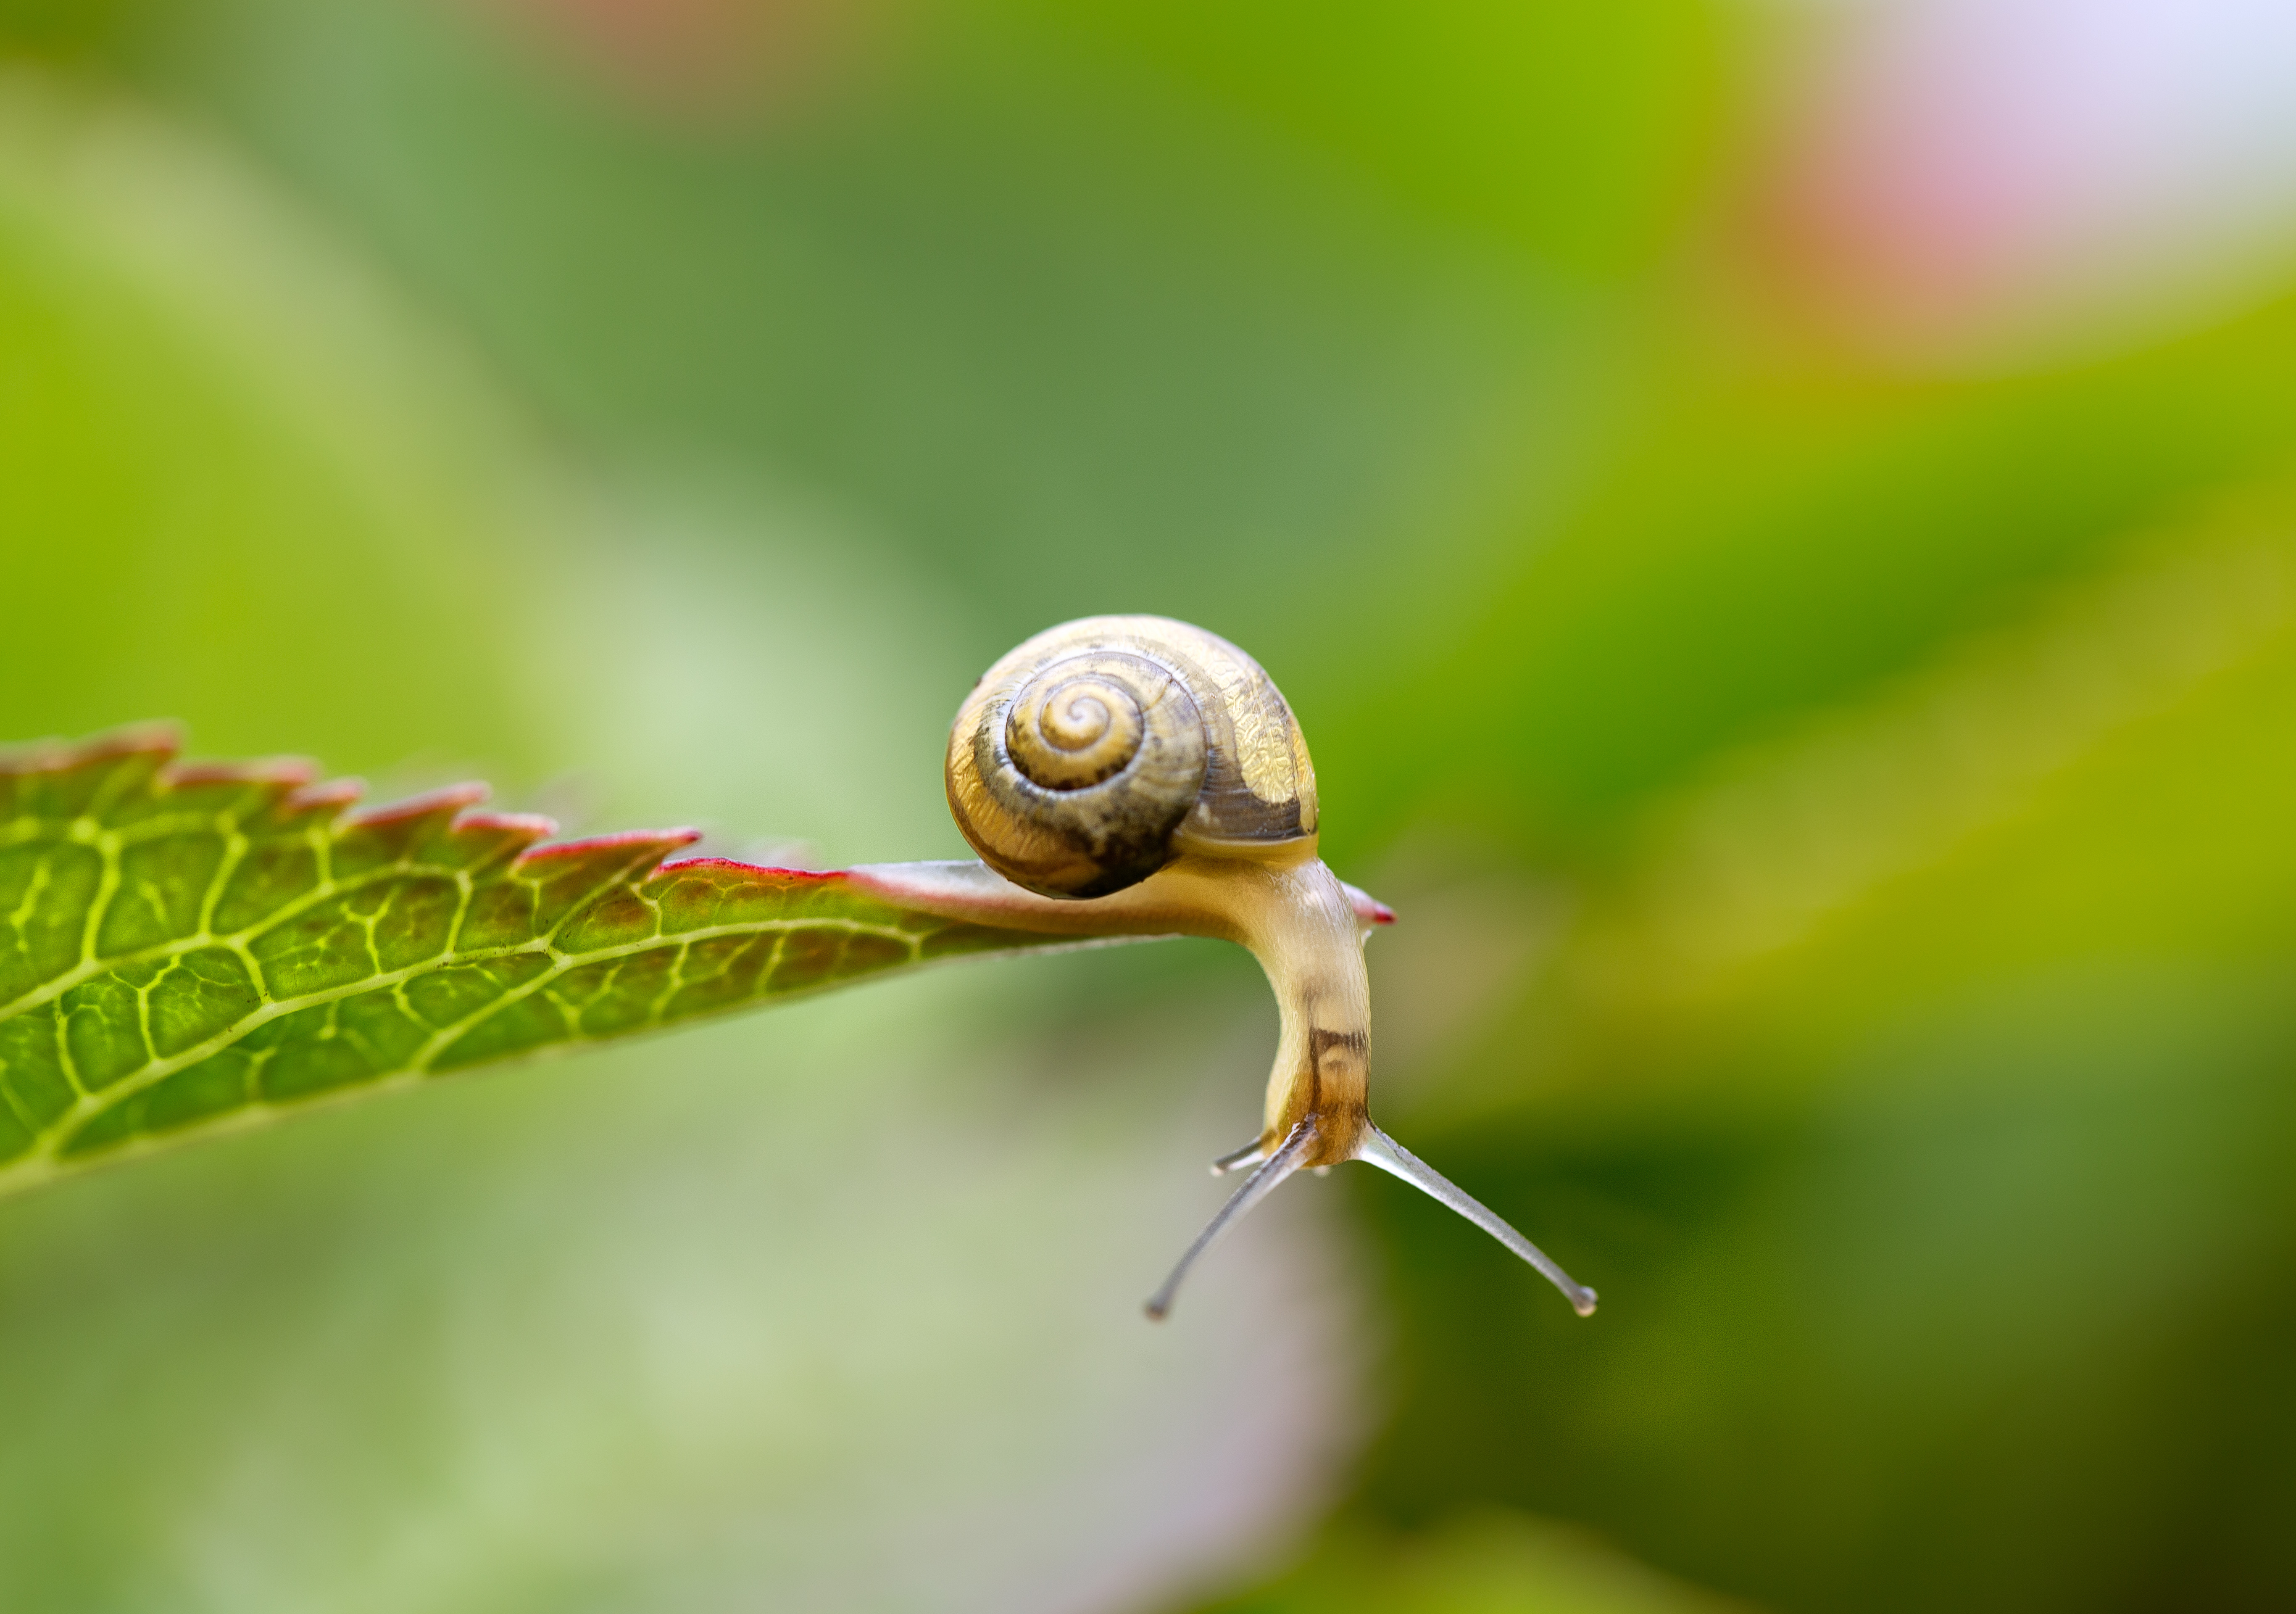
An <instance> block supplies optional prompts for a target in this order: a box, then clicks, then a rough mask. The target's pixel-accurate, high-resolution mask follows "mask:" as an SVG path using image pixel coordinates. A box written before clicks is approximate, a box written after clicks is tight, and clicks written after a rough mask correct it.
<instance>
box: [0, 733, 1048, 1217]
mask: <svg viewBox="0 0 2296 1614" xmlns="http://www.w3.org/2000/svg"><path fill="white" fill-rule="evenodd" d="M176 748H177V745H176V739H175V737H173V735H172V734H169V733H168V732H165V731H158V730H140V731H135V732H130V733H126V734H121V735H118V736H113V737H107V738H101V739H96V740H93V741H89V742H86V743H84V744H80V745H67V746H60V747H53V748H48V749H40V750H34V751H29V752H26V753H19V754H17V755H14V756H12V757H6V758H0V1193H4V1192H8V1191H12V1190H17V1189H21V1188H23V1187H26V1186H29V1184H31V1183H34V1182H40V1181H43V1180H45V1179H47V1178H51V1177H53V1176H56V1175H58V1174H60V1173H64V1172H67V1171H69V1170H70V1169H72V1168H74V1167H76V1166H78V1165H81V1164H83V1163H85V1162H87V1161H88V1160H90V1159H91V1158H94V1157H101V1156H107V1155H111V1154H114V1153H117V1152H118V1151H120V1150H122V1149H128V1148H130V1147H135V1146H147V1145H150V1144H152V1143H154V1142H157V1141H161V1140H163V1139H168V1138H171V1137H173V1136H175V1135H176V1134H179V1133H183V1132H189V1131H192V1130H194V1129H213V1128H216V1127H217V1126H220V1125H225V1124H234V1123H244V1122H247V1121H250V1120H254V1119H257V1118H259V1117H262V1116H266V1115H268V1114H269V1113H270V1112H272V1111H274V1110H276V1109H278V1108H282V1107H283V1106H287V1105H292V1104H297V1103H300V1102H303V1101H305V1100H307V1099H317V1098H322V1097H325V1096H329V1095H333V1094H340V1093H343V1092H347V1091H354V1090H357V1091H374V1090H376V1089H378V1088H381V1087H382V1086H384V1085H385V1084H388V1083H405V1082H413V1081H418V1080H421V1079H422V1078H423V1077H426V1076H431V1075H444V1074H446V1073H447V1072H449V1071H456V1070H462V1069H464V1068H466V1067H468V1066H473V1065H480V1064H485V1063H488V1062H489V1061H493V1060H498V1059H507V1058H515V1057H517V1056H520V1055H523V1054H530V1053H536V1052H538V1051H541V1050H546V1049H555V1048H567V1047H572V1046H576V1045H578V1044H582V1043H586V1042H597V1041H601V1040H603V1039H605V1038H609V1037H619V1036H625V1035H627V1034H629V1033H635V1032H641V1031H651V1030H652V1029H654V1028H656V1027H659V1026H663V1025H671V1024H674V1023H676V1022H678V1021H683V1020H690V1019H694V1018H698V1017H701V1016H703V1015H709V1014H716V1013H720V1012H723V1011H725V1010H728V1009H740V1008H744V1007H747V1006H750V1005H752V1004H758V1003H763V1002H767V1001H774V1000H777V999H781V998H786V997H790V996H793V995H795V994H798V993H800V992H813V991H818V990H821V989H823V988H825V987H829V986H835V985H840V984H844V983H845V982H848V981H854V980H859V979H863V978H865V977H867V976H878V975H883V974H886V973H888V972H890V971H892V970H896V969H901V968H908V967H911V966H914V965H918V964H922V963H926V962H929V961H931V960H932V959H943V958H950V957H955V956H959V955H964V954H972V953H982V952H1001V951H1018V950H1021V949H1026V948H1031V947H1040V946H1045V945H1047V944H1054V943H1058V942H1059V940H1060V938H1057V937H1051V936H1033V935H1025V934H1022V933H1019V932H1014V931H1008V930H996V929H991V928H988V927H986V926H977V925H969V924H964V923H959V922H955V921H951V920H947V919H941V918H932V917H930V916H927V915H923V914H918V913H914V912H910V911H907V910H902V909H898V908H895V907H892V906H890V905H888V904H886V903H884V902H878V901H876V900H874V899H872V898H869V897H865V896H862V895H860V894H859V893H857V892H855V891H853V890H852V889H851V888H850V887H849V885H847V884H846V880H845V877H844V876H843V875H841V874H816V873H809V872H804V871H799V870H794V869H765V868H758V867H756V866H754V865H751V864H747V863H739V862H734V861H728V860H726V859H723V858H689V859H684V860H680V861H668V862H666V861H663V860H664V859H665V858H666V857H667V856H668V854H669V853H671V852H676V850H677V849H678V848H680V847H682V846H685V845H688V844H692V843H693V841H694V840H695V839H696V838H697V836H696V832H694V831H693V830H687V829H668V830H633V831H629V832H627V833H624V834H620V835H608V836H593V837H590V838H587V839H583V840H576V841H564V842H560V843H558V844H539V843H541V842H543V841H544V839H545V836H549V835H550V834H552V833H553V831H554V829H555V828H556V826H555V825H553V823H552V822H551V821H550V820H549V819H543V818H537V817H533V816H530V815H527V814H518V813H494V812H480V811H475V808H476V805H477V803H479V802H480V800H482V799H483V798H484V796H485V795H486V791H485V787H484V786H476V785H471V786H455V787H452V788H449V789H446V790H440V791H435V792H433V793H431V794H430V795H424V796H419V797H416V798H414V800H411V801H406V802H401V803H397V804H395V805H392V806H387V807H379V808H373V809H370V810H367V811H348V809H349V808H350V806H351V804H352V803H354V802H355V801H356V800H357V797H358V795H359V787H358V786H357V785H356V784H355V783H349V782H338V783H332V784H314V783H313V782H312V773H311V770H310V769H309V768H308V767H307V765H306V764H303V763H300V762H269V763H257V764H250V765H241V766H226V767H211V766H196V765H186V764H183V763H179V762H176V761H175V757H176Z"/></svg>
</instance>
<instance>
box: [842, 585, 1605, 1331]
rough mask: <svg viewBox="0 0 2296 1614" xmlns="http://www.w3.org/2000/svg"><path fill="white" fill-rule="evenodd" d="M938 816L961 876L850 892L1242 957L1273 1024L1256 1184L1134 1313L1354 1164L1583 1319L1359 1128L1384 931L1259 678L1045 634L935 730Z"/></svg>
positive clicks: (931, 875)
mask: <svg viewBox="0 0 2296 1614" xmlns="http://www.w3.org/2000/svg"><path fill="white" fill-rule="evenodd" d="M947 790H948V802H949V811H950V812H951V814H952V815H953V816H954V817H955V820H956V825H957V828H958V829H959V830H960V831H961V832H962V833H963V834H964V837H965V839H966V840H967V841H968V842H969V843H970V844H972V848H973V850H974V851H976V852H979V853H980V859H981V861H980V862H977V863H972V862H954V863H951V862H933V863H891V864H875V865H865V866H864V867H862V868H859V869H854V870H853V871H852V875H851V877H852V879H853V880H854V882H855V883H856V884H857V885H860V886H862V887H863V888H864V889H874V890H875V891H876V892H877V893H879V894H881V895H882V896H884V897H885V898H887V899H888V900H890V901H892V902H898V903H900V904H902V905H904V906H907V907H911V908H918V909H922V910H926V911H929V912H934V913H939V914H943V915H946V916H947V917H950V918H964V919H968V920H971V921H973V922H975V923H979V924H986V925H994V926H1005V927H1009V928H1013V929H1020V930H1030V931H1037V932H1051V933H1054V934H1069V935H1078V936H1086V935H1091V936H1109V935H1209V936H1217V937H1220V938H1222V939H1225V940H1227V941H1233V942H1236V943H1241V944H1242V945H1243V946H1245V947H1247V948H1249V949H1250V950H1251V951H1252V953H1253V954H1254V956H1256V957H1257V958H1258V959H1259V962H1260V966H1261V968H1263V969H1264V970H1265V971H1266V972H1267V979H1268V984H1269V985H1270V986H1271V987H1273V988H1274V990H1275V998H1276V1002H1277V1006H1278V1008H1279V1009H1280V1011H1281V1017H1282V1030H1281V1033H1280V1036H1279V1038H1278V1042H1277V1047H1276V1055H1275V1067H1274V1068H1273V1070H1272V1071H1271V1072H1270V1073H1269V1075H1268V1083H1267V1102H1266V1106H1265V1108H1264V1110H1263V1112H1262V1124H1261V1129H1260V1133H1259V1137H1258V1138H1256V1139H1255V1140H1254V1141H1252V1142H1251V1143H1250V1144H1248V1145H1246V1146H1245V1147H1244V1148H1242V1149H1238V1150H1236V1151H1235V1152H1234V1154H1232V1155H1230V1156H1227V1157H1226V1158H1224V1159H1223V1160H1221V1161H1220V1162H1218V1164H1216V1165H1215V1166H1214V1167H1213V1169H1214V1170H1215V1171H1224V1170H1233V1169H1237V1168H1240V1167H1243V1166H1251V1167H1253V1168H1254V1169H1253V1170H1252V1172H1251V1175H1250V1176H1249V1177H1248V1178H1247V1179H1246V1180H1245V1182H1244V1183H1243V1185H1242V1187H1241V1188H1240V1189H1238V1190H1237V1191H1236V1193H1235V1195H1234V1197H1233V1198H1231V1199H1230V1200H1229V1201H1228V1202H1227V1204H1226V1206H1225V1207H1223V1208H1222V1210H1221V1211H1220V1213H1219V1215H1218V1216H1216V1217H1214V1218H1213V1220H1212V1222H1211V1223H1210V1226H1208V1227H1206V1228H1205V1229H1204V1231H1203V1232H1202V1233H1201V1235H1200V1236H1199V1237H1198V1238H1197V1239H1196V1241H1195V1243H1194V1244H1193V1246H1192V1247H1190V1248H1189V1250H1188V1252H1187V1254H1186V1255H1185V1256H1183V1257H1182V1258H1181V1261H1180V1264H1179V1265H1178V1266H1177V1268H1176V1269H1175V1270H1174V1272H1173V1273H1172V1275H1171V1277H1170V1278H1169V1280H1167V1281H1166V1283H1165V1285H1164V1287H1163V1288H1162V1289H1160V1290H1159V1291H1158V1292H1157V1294H1156V1296H1155V1297H1154V1298H1152V1300H1150V1302H1149V1304H1148V1310H1149V1313H1150V1315H1152V1316H1155V1317H1161V1316H1162V1315H1163V1314H1164V1313H1165V1312H1166V1310H1167V1309H1169V1305H1170V1304H1171V1299H1172V1296H1173V1293H1174V1291H1175V1290H1176V1289H1177V1286H1178V1284H1179V1281H1180V1280H1181V1278H1182V1277H1183V1276H1184V1275H1185V1273H1186V1272H1187V1270H1188V1268H1189V1266H1190V1265H1191V1264H1193V1261H1194V1260H1195V1258H1196V1257H1197V1256H1200V1255H1201V1254H1202V1252H1203V1251H1204V1250H1205V1249H1206V1248H1209V1247H1210V1245H1211V1243H1212V1242H1213V1241H1214V1240H1215V1239H1218V1237H1219V1235H1220V1234H1221V1233H1223V1232H1225V1231H1226V1229H1227V1228H1228V1227H1230V1226H1232V1225H1233V1224H1234V1222H1235V1220H1236V1219H1237V1218H1238V1217H1239V1216H1241V1215H1243V1214H1244V1213H1245V1212H1246V1211H1248V1210H1250V1209H1251V1206H1254V1205H1256V1204H1258V1203H1259V1200H1260V1199H1262V1198H1265V1197H1266V1196H1267V1194H1268V1193H1269V1192H1270V1191H1272V1190H1274V1189H1275V1187H1276V1186H1277V1185H1278V1184H1280V1183H1281V1182H1283V1181H1284V1180H1285V1179H1286V1178H1288V1177H1290V1176H1291V1175H1292V1174H1293V1173H1296V1172H1298V1171H1300V1169H1301V1168H1303V1167H1326V1166H1331V1165H1339V1164H1341V1162H1343V1161H1348V1160H1362V1161H1365V1162H1366V1163H1368V1164H1370V1165H1377V1166H1379V1167H1381V1168H1382V1170H1385V1171H1387V1172H1389V1173H1392V1174H1394V1175H1396V1176H1398V1177H1401V1178H1403V1179H1404V1180H1405V1181H1406V1182H1411V1183H1412V1184H1414V1185H1415V1186H1416V1187H1418V1188H1420V1189H1422V1190H1424V1191H1426V1192H1427V1193H1429V1194H1431V1195H1433V1196H1434V1197H1435V1198H1439V1199H1440V1200H1442V1201H1443V1202H1444V1203H1445V1204H1447V1205H1449V1206H1451V1207H1452V1208H1453V1209H1455V1210H1457V1211H1458V1212H1459V1213H1460V1214H1461V1215H1464V1216H1466V1217H1467V1218H1468V1219H1469V1220H1471V1221H1472V1222H1474V1223H1477V1224H1478V1225H1479V1226H1481V1227H1483V1228H1484V1229H1485V1230H1486V1231H1489V1232H1490V1233H1491V1234H1492V1235H1493V1236H1494V1237H1496V1238H1497V1239H1499V1240H1500V1241H1501V1242H1502V1243H1504V1244H1505V1245H1506V1246H1507V1247H1508V1248H1511V1249H1513V1251H1514V1252H1515V1253H1516V1254H1517V1255H1519V1256H1522V1258H1523V1259H1525V1260H1526V1261H1529V1263H1530V1264H1532V1265H1534V1266H1535V1267H1537V1268H1538V1270H1539V1271H1540V1272H1542V1273H1544V1274H1545V1275H1546V1277H1547V1278H1548V1279H1549V1280H1551V1281H1553V1282H1554V1284H1555V1286H1556V1287H1557V1288H1559V1289H1562V1292H1563V1294H1564V1295H1565V1296H1566V1297H1568V1298H1569V1299H1570V1302H1571V1304H1572V1305H1573V1306H1574V1307H1575V1308H1576V1309H1577V1310H1578V1311H1579V1313H1580V1314H1581V1315H1585V1314H1586V1313H1590V1312H1592V1311H1593V1310H1594V1307H1595V1293H1594V1291H1593V1290H1592V1289H1587V1288H1585V1287H1583V1286H1582V1285H1579V1284H1578V1283H1575V1282H1573V1281H1572V1280H1570V1277H1569V1276H1568V1275H1567V1274H1565V1273H1564V1272H1562V1269H1561V1268H1560V1267H1558V1266H1556V1265H1555V1264H1554V1262H1553V1261H1551V1260H1549V1259H1548V1258H1547V1257H1546V1256H1545V1255H1544V1254H1542V1253H1541V1252H1540V1251H1539V1250H1538V1248H1536V1247H1535V1246H1533V1245H1532V1244H1531V1243H1530V1242H1529V1240H1528V1239H1524V1238H1523V1237H1522V1235H1521V1233H1518V1232H1516V1231H1514V1229H1513V1228H1512V1227H1510V1226H1509V1225H1508V1224H1507V1223H1505V1221H1504V1220H1502V1219H1501V1218H1500V1217H1499V1216H1498V1215H1497V1214H1496V1213H1494V1212H1492V1211H1490V1210H1489V1209H1488V1208H1487V1207H1485V1206H1483V1205H1481V1204H1480V1202H1478V1201H1477V1200H1475V1199H1473V1198H1471V1197H1470V1196H1469V1195H1467V1194H1466V1193H1465V1192H1464V1191H1463V1190H1460V1189H1459V1188H1457V1187H1456V1186H1455V1185H1454V1184H1452V1183H1451V1182H1449V1181H1448V1180H1447V1179H1446V1178H1444V1177H1443V1176H1442V1175H1441V1174H1440V1173H1437V1172H1436V1171H1434V1169H1433V1168H1432V1167H1431V1166H1429V1165H1426V1164H1425V1163H1424V1162H1423V1161H1421V1160H1420V1159H1419V1158H1418V1157H1416V1156H1415V1155H1413V1154H1411V1153H1410V1151H1409V1150H1407V1149H1404V1148H1403V1146H1402V1145H1400V1144H1398V1143H1397V1142H1396V1141H1394V1140H1393V1139H1392V1138H1390V1137H1389V1136H1388V1135H1387V1134H1386V1133H1385V1132H1382V1131H1381V1130H1380V1129H1379V1127H1378V1126H1376V1125H1375V1124H1373V1122H1372V1120H1371V1117H1370V1115H1369V1112H1368V1109H1367V1108H1366V1102H1367V1096H1368V1082H1369V1075H1370V1068H1371V989H1370V982H1369V977H1368V976H1367V975H1366V973H1365V968H1364V951H1363V949H1364V942H1365V937H1366V936H1367V935H1369V934H1370V931H1371V930H1372V928H1373V927H1374V926H1378V925H1382V924H1387V923H1390V922H1392V920H1393V918H1394V917H1395V916H1394V915H1393V914H1392V913H1390V911H1388V910H1386V909H1385V908H1384V907H1382V905H1381V904H1379V903H1377V902H1374V901H1373V900H1372V899H1371V898H1370V897H1368V896H1366V895H1365V894H1364V893H1362V892H1361V891H1358V890H1357V889H1356V888H1355V887H1354V886H1351V885H1346V884H1345V883H1344V882H1342V881H1341V879H1340V878H1339V877H1337V876H1336V875H1334V874H1333V872H1332V871H1331V869H1328V868H1327V867H1325V866H1324V862H1323V861H1322V860H1321V859H1320V858H1319V857H1317V855H1316V831H1317V827H1318V821H1319V820H1318V809H1317V803H1316V771H1315V766H1314V764H1313V762H1311V761H1310V760H1309V758H1308V746H1307V742H1306V740H1305V739H1304V737H1302V736H1301V734H1300V726H1299V724H1298V722H1297V721H1295V720H1294V719H1293V717H1292V709H1291V706H1290V705H1289V704H1288V703H1286V702H1285V701H1284V699H1283V696H1282V694H1281V693H1279V692H1278V691H1277V689H1276V688H1275V682H1274V680H1273V679H1269V677H1268V676H1267V673H1266V672H1265V671H1262V670H1261V668H1260V666H1259V663H1257V662H1255V661H1253V660H1252V659H1251V657H1250V656H1249V655H1245V654H1244V653H1243V652H1242V650H1239V649H1238V648H1236V646H1234V645H1232V644H1230V643H1228V642H1227V641H1226V639H1223V638H1219V637H1218V636H1217V635H1215V634H1212V633H1210V632H1207V631H1206V630H1203V629H1201V628H1197V627H1193V626H1192V625H1190V624H1188V623H1185V622H1175V621H1173V620H1171V619H1170V618H1168V617H1157V616H1095V617H1086V618H1083V619H1081V620H1079V621H1077V622H1066V623H1063V624H1062V625H1061V626H1059V627H1056V628H1052V629H1048V630H1046V631H1045V632H1043V633H1040V634H1037V636H1036V637H1035V638H1030V639H1029V640H1028V641H1027V642H1026V643H1024V644H1022V645H1021V646H1017V647H1016V648H1015V649H1013V651H1012V652H1010V653H1009V654H1008V655H1005V656H1004V657H1002V658H1001V659H1000V660H998V662H997V663H996V665H995V666H993V667H991V668H990V669H989V670H988V671H987V672H986V673H984V674H983V675H982V676H981V679H980V682H979V683H978V684H976V685H975V686H974V688H973V690H972V694H971V695H970V696H967V697H966V699H965V701H964V704H963V706H962V707H961V708H960V709H959V711H958V712H957V716H956V721H955V724H954V725H953V726H952V728H951V729H950V734H949V745H948V754H947Z"/></svg>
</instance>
